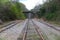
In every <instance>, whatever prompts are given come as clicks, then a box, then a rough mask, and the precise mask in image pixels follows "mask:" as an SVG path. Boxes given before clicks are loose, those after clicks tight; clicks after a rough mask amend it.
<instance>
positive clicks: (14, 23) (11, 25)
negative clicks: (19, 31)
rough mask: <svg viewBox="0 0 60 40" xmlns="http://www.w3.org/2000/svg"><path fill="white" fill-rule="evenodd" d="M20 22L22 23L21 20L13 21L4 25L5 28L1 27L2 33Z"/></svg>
mask: <svg viewBox="0 0 60 40" xmlns="http://www.w3.org/2000/svg"><path fill="white" fill-rule="evenodd" d="M18 23H20V22H12V23H9V24H7V25H5V26H3V28H1V29H0V33H2V32H3V31H5V30H7V29H10V28H12V27H13V26H15V25H16V24H18Z"/></svg>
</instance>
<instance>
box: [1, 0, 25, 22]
mask: <svg viewBox="0 0 60 40" xmlns="http://www.w3.org/2000/svg"><path fill="white" fill-rule="evenodd" d="M22 5H24V4H22V3H20V2H17V1H8V0H5V1H2V0H0V20H2V21H9V20H16V19H25V15H24V14H23V9H22V8H21V7H22ZM24 7H25V6H24Z"/></svg>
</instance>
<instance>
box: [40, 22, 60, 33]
mask: <svg viewBox="0 0 60 40" xmlns="http://www.w3.org/2000/svg"><path fill="white" fill-rule="evenodd" d="M41 23H43V22H41ZM43 24H45V25H47V26H48V27H51V28H53V29H55V30H57V31H59V32H60V29H57V28H56V27H54V26H52V25H49V24H47V23H43Z"/></svg>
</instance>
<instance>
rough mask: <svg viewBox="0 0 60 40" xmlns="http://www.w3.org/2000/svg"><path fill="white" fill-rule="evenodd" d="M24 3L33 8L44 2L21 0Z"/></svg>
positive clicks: (28, 7)
mask: <svg viewBox="0 0 60 40" xmlns="http://www.w3.org/2000/svg"><path fill="white" fill-rule="evenodd" d="M20 2H22V3H23V4H25V6H26V8H27V9H29V10H31V9H33V8H34V7H35V6H36V5H38V4H42V3H43V1H42V0H20Z"/></svg>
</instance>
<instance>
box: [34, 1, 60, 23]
mask: <svg viewBox="0 0 60 40" xmlns="http://www.w3.org/2000/svg"><path fill="white" fill-rule="evenodd" d="M39 7H40V8H39ZM37 10H38V11H37ZM33 11H37V12H36V13H37V16H38V17H39V18H43V19H45V20H48V21H56V22H60V0H46V2H45V3H44V4H41V5H37V6H36V7H35V8H34V9H33Z"/></svg>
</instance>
